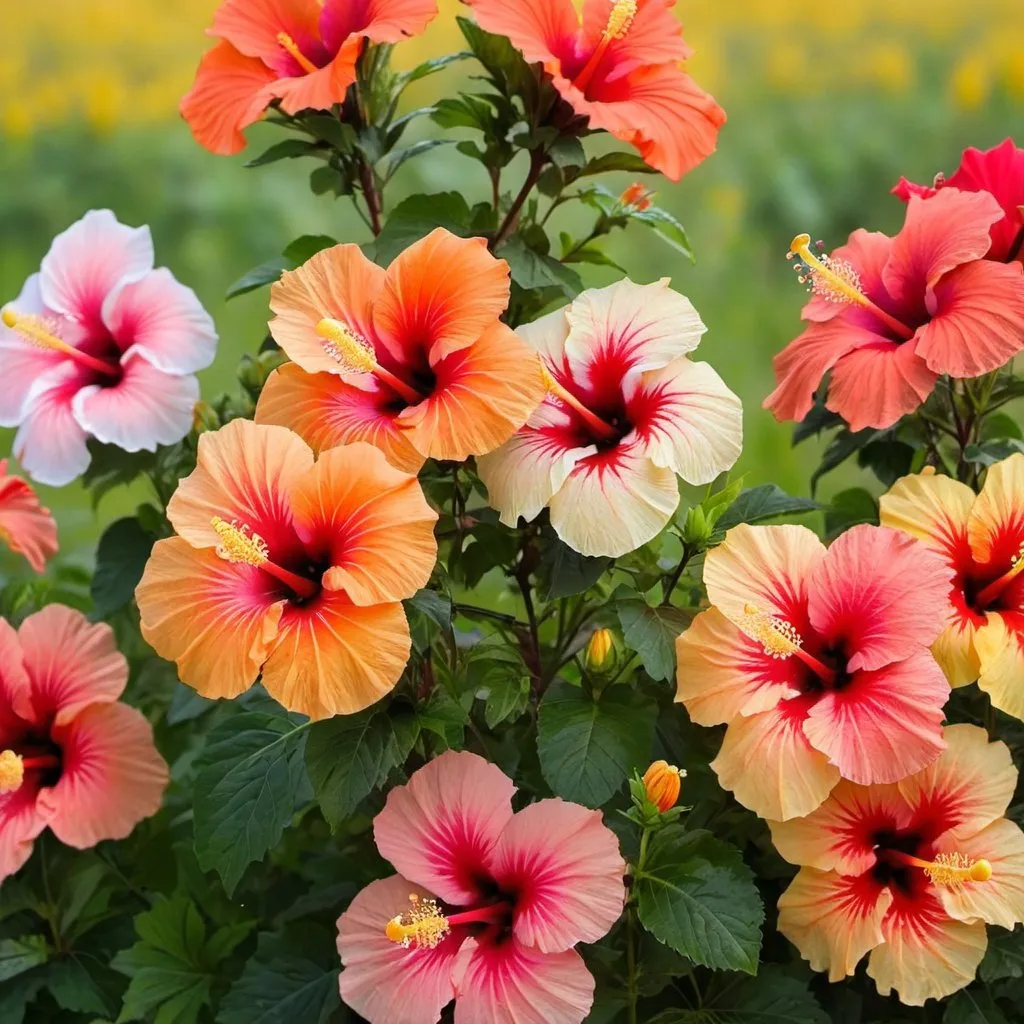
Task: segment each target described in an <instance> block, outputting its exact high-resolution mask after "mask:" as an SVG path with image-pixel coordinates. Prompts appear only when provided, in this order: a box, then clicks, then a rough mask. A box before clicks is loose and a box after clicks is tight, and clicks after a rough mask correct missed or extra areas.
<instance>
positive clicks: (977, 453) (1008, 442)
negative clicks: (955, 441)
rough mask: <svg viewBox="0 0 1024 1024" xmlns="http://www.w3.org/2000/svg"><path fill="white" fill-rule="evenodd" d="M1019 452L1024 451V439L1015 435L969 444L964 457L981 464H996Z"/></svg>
mask: <svg viewBox="0 0 1024 1024" xmlns="http://www.w3.org/2000/svg"><path fill="white" fill-rule="evenodd" d="M1017 452H1024V441H1018V440H1017V439H1016V438H1013V437H1004V438H1001V439H1000V440H996V441H984V442H982V443H981V444H969V445H968V446H967V447H966V448H965V449H964V458H965V459H966V460H967V461H968V462H974V463H977V464H978V465H979V466H994V465H995V464H996V463H997V462H1002V461H1003V459H1008V458H1009V457H1010V456H1011V455H1015V454H1017Z"/></svg>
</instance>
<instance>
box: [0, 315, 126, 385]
mask: <svg viewBox="0 0 1024 1024" xmlns="http://www.w3.org/2000/svg"><path fill="white" fill-rule="evenodd" d="M0 319H2V320H3V323H4V326H5V327H7V328H9V329H10V330H12V331H14V332H15V333H16V334H18V335H19V336H20V337H21V338H23V339H24V340H25V341H27V342H28V343H29V344H30V345H35V346H36V348H41V349H45V350H46V351H49V352H60V354H61V355H65V356H67V357H68V358H70V359H73V360H74V361H75V362H76V363H79V364H81V365H82V366H85V367H87V368H88V369H90V370H94V371H95V372H96V373H102V374H104V375H106V376H108V377H116V376H118V375H119V374H120V373H121V368H120V367H119V366H115V365H114V364H113V363H107V362H104V361H103V360H102V359H97V358H95V356H91V355H89V354H88V353H87V352H82V351H80V350H79V349H77V348H75V347H74V345H69V344H68V343H67V342H66V341H64V340H63V339H62V338H60V337H58V335H57V330H58V325H57V322H56V321H55V320H53V319H52V318H50V317H42V316H35V315H33V314H28V313H18V312H17V311H16V310H14V309H12V308H11V307H10V306H5V307H4V310H3V313H2V314H0Z"/></svg>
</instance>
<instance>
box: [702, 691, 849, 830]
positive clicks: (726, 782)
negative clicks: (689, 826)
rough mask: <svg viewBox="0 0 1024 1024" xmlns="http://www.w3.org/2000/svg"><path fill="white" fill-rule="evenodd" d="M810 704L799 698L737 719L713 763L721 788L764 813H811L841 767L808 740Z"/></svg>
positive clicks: (780, 817)
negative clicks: (806, 720) (808, 708)
mask: <svg viewBox="0 0 1024 1024" xmlns="http://www.w3.org/2000/svg"><path fill="white" fill-rule="evenodd" d="M807 704H808V702H807V700H806V698H803V697H795V698H793V699H792V700H784V701H781V702H780V703H779V704H778V706H776V707H774V708H772V709H771V710H770V711H762V712H759V713H758V714H756V715H751V716H749V717H747V718H744V717H742V716H741V717H739V718H734V719H733V720H732V722H730V723H729V728H728V729H726V731H725V739H724V740H723V742H722V749H721V750H720V751H719V752H718V757H716V758H715V760H714V761H712V763H711V767H712V768H713V769H714V770H715V772H716V774H717V775H718V781H719V784H720V785H721V786H722V788H723V789H728V790H730V791H731V792H732V794H733V796H735V797H736V799H737V800H738V801H739V802H740V803H741V804H743V806H744V807H749V808H750V810H752V811H753V812H754V813H755V814H758V815H760V816H761V817H762V818H769V819H771V820H772V821H787V820H788V819H790V818H800V817H803V816H804V815H805V814H810V813H811V811H813V810H814V809H815V808H816V807H818V806H820V804H821V803H822V801H823V800H824V799H825V798H826V797H827V796H828V795H829V793H830V792H831V791H832V789H833V787H834V786H835V784H836V783H837V782H838V781H839V769H838V768H836V767H835V766H834V765H831V764H829V763H828V759H827V758H826V757H825V755H824V754H822V753H820V752H819V751H817V750H815V749H814V747H812V746H811V744H810V743H809V742H808V739H807V736H806V734H805V732H804V721H805V719H806V717H807Z"/></svg>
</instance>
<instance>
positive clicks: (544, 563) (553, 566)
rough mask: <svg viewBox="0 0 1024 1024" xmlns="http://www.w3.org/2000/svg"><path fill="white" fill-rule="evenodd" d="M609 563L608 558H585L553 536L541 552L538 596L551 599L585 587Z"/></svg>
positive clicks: (602, 573) (566, 595)
mask: <svg viewBox="0 0 1024 1024" xmlns="http://www.w3.org/2000/svg"><path fill="white" fill-rule="evenodd" d="M611 564H612V560H611V559H610V558H588V557H587V556H586V555H581V554H580V553H579V552H578V551H574V550H573V549H572V548H571V547H569V545H568V544H565V543H563V542H562V541H560V540H558V539H557V538H555V539H554V540H553V541H552V542H551V543H550V544H548V545H547V546H546V547H545V548H544V551H543V553H542V554H541V569H542V573H541V576H542V586H541V597H542V598H543V599H544V600H545V601H555V600H557V599H558V598H560V597H573V596H574V595H576V594H582V593H583V591H584V590H589V589H590V588H591V587H592V586H593V585H594V584H595V583H596V582H597V581H598V580H599V579H600V578H601V577H602V576H603V575H604V571H605V570H606V569H607V568H608V566H609V565H611Z"/></svg>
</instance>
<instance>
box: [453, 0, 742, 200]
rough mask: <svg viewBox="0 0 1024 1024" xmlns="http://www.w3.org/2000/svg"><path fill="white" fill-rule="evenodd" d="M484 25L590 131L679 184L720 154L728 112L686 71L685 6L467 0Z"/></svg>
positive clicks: (651, 0) (598, 0) (670, 1)
mask: <svg viewBox="0 0 1024 1024" xmlns="http://www.w3.org/2000/svg"><path fill="white" fill-rule="evenodd" d="M467 2H468V3H469V4H470V6H471V7H472V8H473V11H474V13H475V14H476V20H477V21H478V22H479V23H480V26H481V27H482V28H484V29H486V30H487V31H488V32H493V33H495V34H497V35H501V36H507V37H508V38H509V39H510V40H511V42H512V45H513V46H515V47H516V48H517V49H519V50H521V51H522V54H523V56H524V57H525V58H526V59H527V60H528V61H530V62H531V63H534V62H535V63H539V64H543V65H544V70H545V71H546V72H547V73H548V74H549V75H550V76H551V79H552V81H553V82H554V85H555V88H556V89H557V90H558V92H559V93H560V94H561V96H562V98H563V99H564V100H566V102H568V103H569V104H570V105H571V106H572V108H573V110H575V111H576V112H577V113H578V114H581V115H583V116H584V117H587V118H589V119H590V126H591V127H592V128H595V129H598V128H603V129H604V130H605V131H608V132H611V134H612V135H614V136H615V137H616V138H618V139H621V140H622V141H623V142H628V143H629V144H630V145H632V146H635V147H636V148H637V149H638V150H639V151H640V155H641V156H642V157H643V158H644V160H646V161H647V163H649V164H650V165H651V166H652V167H654V168H656V169H657V170H659V171H661V172H662V174H664V175H665V176H666V177H668V178H671V179H672V180H673V181H678V180H679V179H680V178H681V177H682V176H683V175H684V174H686V173H687V172H688V171H691V170H693V168H694V167H696V166H697V165H698V164H699V163H701V161H703V160H705V159H706V158H707V157H709V156H710V155H711V154H712V153H713V152H714V151H715V146H716V144H717V140H718V131H719V129H720V128H721V127H722V125H723V124H725V111H724V110H722V108H721V107H720V106H719V105H718V104H717V103H716V102H715V101H714V99H713V98H712V97H711V96H709V95H708V94H707V93H706V92H704V90H703V89H701V88H700V86H698V85H697V84H696V83H695V82H694V81H693V79H692V78H690V76H689V75H687V74H686V73H685V72H683V71H681V70H680V68H679V62H680V61H682V60H685V59H686V58H687V57H689V56H690V53H691V50H690V48H689V47H688V46H687V45H686V43H685V42H684V41H683V35H682V27H681V26H680V24H679V22H678V21H677V20H676V18H675V16H674V15H673V14H672V8H673V7H674V6H675V0H586V2H585V3H584V5H583V22H582V25H581V24H580V17H579V15H578V14H577V13H576V8H575V7H574V6H573V2H572V0H517V2H516V3H509V2H508V0H467Z"/></svg>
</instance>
